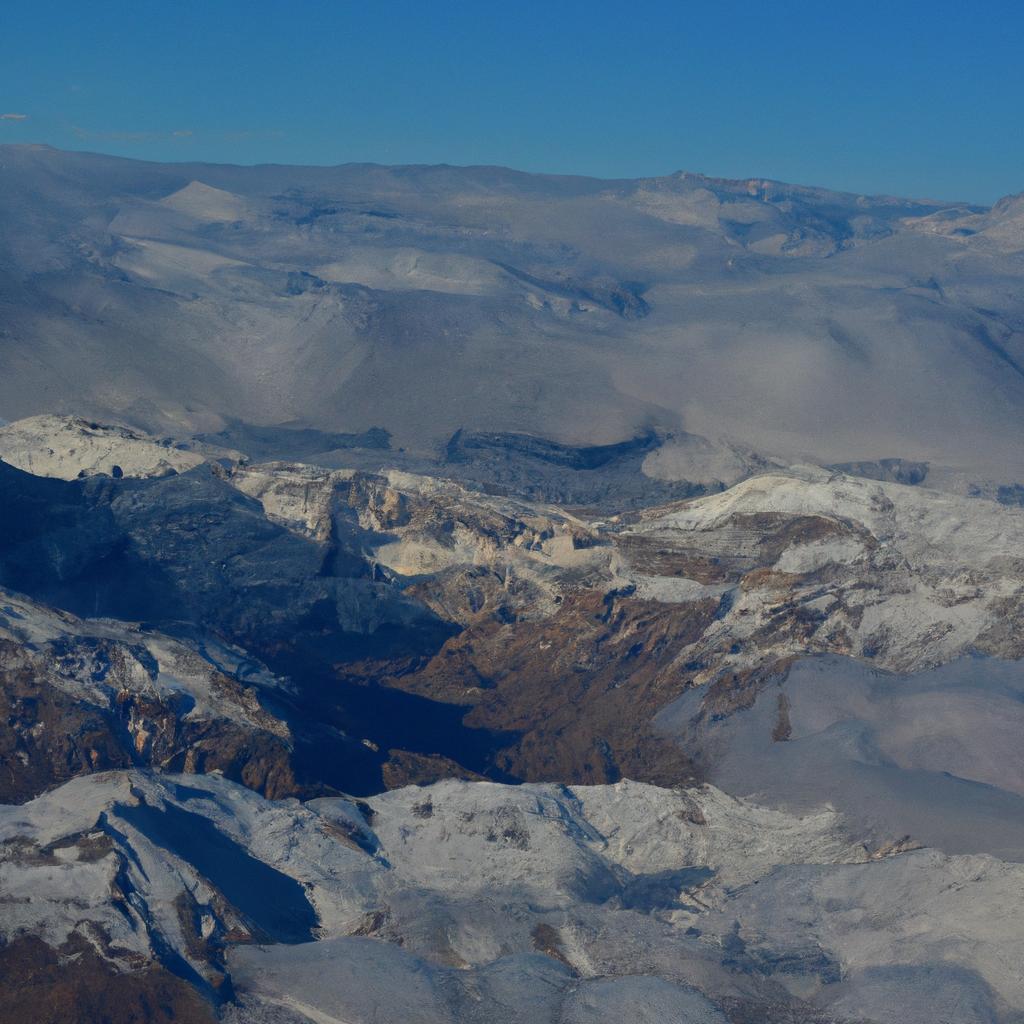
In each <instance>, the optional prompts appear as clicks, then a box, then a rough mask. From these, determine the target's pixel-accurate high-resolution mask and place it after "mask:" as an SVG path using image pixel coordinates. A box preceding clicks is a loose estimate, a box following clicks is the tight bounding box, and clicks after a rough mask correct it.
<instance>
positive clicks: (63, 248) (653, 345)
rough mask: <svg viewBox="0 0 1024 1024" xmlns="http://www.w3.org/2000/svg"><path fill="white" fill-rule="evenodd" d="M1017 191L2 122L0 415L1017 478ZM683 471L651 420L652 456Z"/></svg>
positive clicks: (1022, 438) (1023, 296) (1020, 388)
mask: <svg viewBox="0 0 1024 1024" xmlns="http://www.w3.org/2000/svg"><path fill="white" fill-rule="evenodd" d="M1022 202H1024V200H1022V199H1021V198H1020V197H1018V198H1016V199H1007V200H1003V201H1002V202H1000V203H999V204H997V205H996V206H995V207H993V208H992V209H991V210H985V209H983V208H979V207H968V206H964V205H957V204H943V203H939V202H932V201H928V202H920V201H911V200H902V199H893V198H887V197H865V196H857V195H852V194H845V193H835V192H829V191H826V190H823V189H815V188H803V187H797V186H790V185H783V184H779V183H776V182H770V181H761V180H749V181H723V180H717V179H709V178H704V177H701V176H698V175H689V174H677V175H672V176H669V177H665V178H652V179H640V180H629V181H625V180H623V181H600V180H596V179H589V178H573V177H555V176H547V175H530V174H523V173H519V172H516V171H511V170H505V169H502V168H491V167H470V168H456V167H447V166H440V167H396V168H388V167H379V166H372V165H348V166H341V167H334V168H312V167H280V166H261V167H234V166H215V165H198V164H153V163H143V162H136V161H131V160H122V159H115V158H112V157H105V156H97V155H91V154H82V153H63V152H59V151H56V150H52V149H49V148H46V147H39V146H7V147H2V148H0V363H2V368H3V373H2V374H0V417H3V418H5V419H8V420H14V419H17V418H19V417H22V416H25V415H30V414H35V413H40V412H74V413H78V414H82V413H84V414H87V415H94V416H97V417H99V418H104V419H106V420H111V419H115V420H121V421H125V422H128V423H129V424H131V425H135V426H141V427H145V428H149V429H156V430H159V431H171V430H174V431H175V432H177V433H179V434H180V433H182V432H191V431H201V430H206V431H213V432H216V431H218V430H220V429H222V428H223V427H224V426H225V425H227V423H228V421H240V422H242V423H248V424H257V425H274V424H283V423H289V424H293V425H298V426H302V427H312V428H317V429H320V430H325V431H330V432H348V433H354V434H360V433H362V432H365V431H367V430H369V429H371V428H383V430H386V431H388V432H390V434H391V437H392V444H393V446H394V447H395V448H398V447H403V448H406V449H407V450H408V451H409V452H417V453H420V454H433V453H436V452H437V451H439V450H441V449H442V448H443V447H444V445H445V444H446V443H447V441H448V440H449V439H450V438H451V436H452V435H453V434H454V433H455V432H456V431H457V430H460V429H462V430H464V431H468V432H481V431H482V432H498V433H502V432H506V433H507V432H526V433H530V434H534V435H538V436H541V437H544V438H548V439H551V440H554V441H557V442H564V443H570V444H607V443H614V442H620V441H624V440H627V439H630V438H632V437H636V436H642V435H643V434H645V433H646V432H648V431H650V430H654V431H656V432H657V433H658V435H659V437H662V438H664V436H665V435H666V434H672V433H676V434H679V433H680V432H682V431H685V432H687V433H688V434H690V435H698V436H700V437H705V438H710V439H711V441H712V443H714V444H716V445H717V444H719V443H720V442H722V441H724V442H727V443H728V444H731V445H733V446H735V445H739V446H741V447H746V448H747V449H754V450H756V451H757V452H760V453H762V454H765V455H769V456H781V457H783V458H784V459H786V460H788V461H790V462H792V461H794V460H799V459H804V460H811V461H817V462H823V463H839V462H843V463H848V462H858V461H865V460H869V461H870V460H878V459H881V458H887V457H898V458H903V459H909V460H917V461H923V462H929V463H931V464H933V465H934V466H939V467H942V466H944V467H952V468H953V469H954V470H955V471H963V472H967V473H969V474H970V475H973V476H974V477H977V478H978V479H982V478H984V479H989V480H991V481H994V482H995V483H997V484H1012V483H1014V482H1017V481H1019V480H1020V478H1021V477H1022V476H1024V287H1022V284H1024V234H1022V229H1021V223H1022V218H1021V213H1020V210H1021V204H1022ZM647 470H648V472H649V473H654V474H656V475H658V476H661V477H668V478H672V477H684V478H689V477H688V476H687V475H688V474H690V477H692V466H691V462H690V460H689V456H688V455H687V454H686V453H685V452H684V453H683V454H682V455H680V453H679V452H678V450H677V448H676V446H675V445H674V444H673V442H671V441H669V443H668V444H667V445H666V446H665V447H664V448H662V449H661V451H660V452H659V453H658V457H657V458H653V457H652V458H651V459H650V460H649V462H648V464H647Z"/></svg>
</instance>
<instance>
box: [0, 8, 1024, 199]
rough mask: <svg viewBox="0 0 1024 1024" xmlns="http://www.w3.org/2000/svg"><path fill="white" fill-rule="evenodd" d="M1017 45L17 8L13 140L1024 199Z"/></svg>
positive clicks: (468, 20)
mask: <svg viewBox="0 0 1024 1024" xmlns="http://www.w3.org/2000/svg"><path fill="white" fill-rule="evenodd" d="M1022 54H1024V4H1021V3H1019V2H1018V3H1014V4H1011V3H1003V2H986V0H980V2H976V3H973V4H967V3H964V2H962V0H961V2H958V3H950V2H945V0H936V2H932V3H908V2H899V0H892V2H889V3H875V2H870V0H869V2H857V3H854V2H846V3H838V2H829V0H821V2H818V3H803V2H791V3H787V2H785V0H782V2H778V3H767V2H758V3H752V2H745V0H737V2H731V3H730V2H727V0H719V2H715V0H705V2H704V3H701V4H694V3H688V2H677V3H669V2H661V0H657V2H643V0H636V2H634V3H621V2H620V3H608V2H605V0H590V2H588V3H577V2H574V0H565V2H561V3H559V2H557V0H548V2H547V3H536V2H532V0H525V2H518V3H508V2H506V3H496V2H491V0H479V2H476V3H469V2H455V0H422V2H419V3H412V2H405V0H379V2H374V0H362V2H360V3H353V2H348V0H305V2H303V0H293V2H292V3H284V2H269V0H248V2H246V3H240V2H234V0H205V2H198V0H178V2H175V3H171V2H166V0H165V2H156V0H134V2H130V3H129V2H122V0H99V2H97V3H95V4H86V3H82V2H81V0H76V2H58V0H38V2H33V3H25V2H22V0H6V2H4V3H3V4H2V5H0V142H28V141H31V142H47V143H50V144H51V145H54V146H59V147H62V148H66V149H90V150H97V151H100V152H107V153H118V154H123V155H128V156H136V157H140V158H146V159H157V160H214V161H230V162H236V163H258V162H279V163H318V164H333V163H342V162H346V161H350V160H368V161H377V162H381V163H456V164H468V163H488V164H505V165H509V166H513V167H519V168H523V169H526V170H546V171H553V172H559V173H580V174H593V175H598V176H602V177H617V176H642V175H654V174H664V173H668V172H671V171H674V170H679V169H685V170H691V171H701V172H704V173H706V174H713V175H721V176H725V177H751V176H759V177H771V178H779V179H782V180H787V181H796V182H803V183H809V184H821V185H827V186H831V187H835V188H843V189H849V190H852V191H858V192H890V193H896V194H907V195H916V196H935V197H939V198H950V199H969V200H974V201H980V202H988V201H992V200H994V199H996V198H997V197H999V196H1000V195H1004V194H1006V193H1010V192H1019V191H1022V190H1024V124H1022V121H1024V58H1022ZM11 115H19V116H11Z"/></svg>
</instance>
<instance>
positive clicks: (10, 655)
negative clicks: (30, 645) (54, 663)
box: [0, 641, 132, 803]
mask: <svg viewBox="0 0 1024 1024" xmlns="http://www.w3.org/2000/svg"><path fill="white" fill-rule="evenodd" d="M0 721H2V722H3V723H4V726H5V727H4V728H2V729H0V803H23V802H24V801H25V800H30V799H31V798H32V797H33V796H36V795H37V794H39V793H41V792H43V791H44V790H46V789H49V788H50V787H51V786H55V785H57V784H59V783H61V782H66V781H67V780H68V779H70V778H72V777H74V776H76V775H83V774H85V773H87V772H92V771H105V770H107V769H109V768H127V767H129V766H130V765H131V764H132V758H131V754H130V753H129V751H128V750H126V749H125V743H124V739H123V737H121V736H119V735H118V734H117V732H116V730H115V729H114V727H113V725H112V723H111V721H110V719H109V718H108V717H107V716H104V715H103V714H102V713H101V712H100V711H99V710H98V709H96V708H94V707H90V706H88V705H83V704H82V703H81V702H79V701H76V700H74V699H73V698H72V697H70V696H68V695H67V694H64V693H61V692H60V691H59V690H55V689H54V688H53V687H51V686H49V685H48V684H47V683H46V681H45V679H44V678H42V677H41V676H40V674H39V673H38V671H37V670H36V669H35V667H34V666H33V663H32V660H31V658H30V656H29V654H28V652H26V651H25V650H24V649H23V648H20V647H18V646H17V645H16V644H13V643H10V642H9V641H0Z"/></svg>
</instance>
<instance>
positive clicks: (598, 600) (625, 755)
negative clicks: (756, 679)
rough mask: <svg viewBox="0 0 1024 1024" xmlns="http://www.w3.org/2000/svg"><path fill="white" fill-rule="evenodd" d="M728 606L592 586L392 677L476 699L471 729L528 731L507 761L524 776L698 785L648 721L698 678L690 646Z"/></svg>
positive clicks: (454, 698)
mask: <svg viewBox="0 0 1024 1024" xmlns="http://www.w3.org/2000/svg"><path fill="white" fill-rule="evenodd" d="M717 607H718V603H717V602H716V601H714V600H704V601H694V602H691V603H688V604H679V605H665V604H658V603H657V602H654V601H644V600H638V599H636V598H633V597H629V596H625V595H619V594H616V593H615V592H612V593H609V594H601V593H599V592H596V591H585V592H582V593H579V594H574V595H571V596H570V597H568V598H566V600H565V601H564V603H563V604H562V605H561V607H560V609H559V611H558V612H557V613H556V614H555V615H554V616H552V617H551V618H550V619H547V620H544V621H542V622H513V623H508V624H502V623H499V622H495V621H493V620H491V621H487V622H482V623H479V624H478V625H475V626H473V627H471V628H469V629H467V630H465V631H464V632H463V633H462V634H460V635H459V636H458V637H454V638H453V639H451V640H449V641H448V643H447V644H445V646H444V647H443V648H442V650H441V651H440V652H439V653H438V655H437V656H436V657H435V658H434V659H432V660H431V661H430V662H429V664H427V665H426V666H425V667H424V668H423V669H422V670H420V671H418V672H413V673H410V674H408V675H405V676H402V677H396V678H392V679H391V680H389V682H390V684H391V685H394V686H399V687H402V688H405V689H409V690H412V691H414V692H416V693H420V694H422V695H424V696H428V697H431V698H433V699H435V700H445V701H451V702H453V703H471V704H472V705H473V708H472V710H471V711H470V713H469V714H468V715H467V717H466V724H467V725H471V726H475V727H479V728H487V729H493V730H503V731H511V732H518V733H521V738H520V739H519V740H518V741H517V742H516V743H515V744H513V745H512V746H510V747H508V748H506V749H505V750H503V751H502V752H500V753H499V755H498V758H497V760H498V762H499V766H500V767H501V768H502V769H504V770H505V771H507V772H509V773H511V774H513V775H515V776H517V777H519V778H523V779H526V780H528V781H565V780H571V781H573V782H575V783H580V784H594V783H602V782H615V781H617V780H618V779H620V778H622V777H624V776H627V777H629V778H632V779H637V780H641V781H646V782H655V783H659V784H662V785H677V784H681V783H684V782H688V781H692V780H693V778H694V770H693V766H692V764H691V763H690V761H689V759H688V758H687V757H686V756H685V754H684V753H683V752H682V751H681V750H679V748H678V747H677V746H676V745H675V744H673V743H670V742H668V741H666V740H663V739H661V738H660V737H658V736H656V735H655V734H653V732H652V731H651V729H650V725H649V723H650V720H651V718H652V717H653V716H654V715H655V713H656V712H657V711H658V710H659V709H660V708H662V707H663V706H664V705H665V704H667V703H668V702H669V701H671V700H673V699H674V698H675V697H677V696H678V695H679V694H680V693H682V692H683V691H684V690H685V689H686V688H687V686H688V685H689V680H690V677H689V675H688V674H687V671H686V668H685V666H680V665H679V664H678V655H679V652H680V650H682V649H685V648H686V647H687V646H688V645H690V644H693V643H695V642H696V641H697V640H698V639H699V638H700V636H701V635H702V633H703V632H704V630H705V629H706V628H707V627H708V625H709V624H710V623H711V622H712V621H713V619H714V615H715V611H716V609H717ZM468 680H472V681H473V682H472V683H471V684H470V685H469V687H467V681H468Z"/></svg>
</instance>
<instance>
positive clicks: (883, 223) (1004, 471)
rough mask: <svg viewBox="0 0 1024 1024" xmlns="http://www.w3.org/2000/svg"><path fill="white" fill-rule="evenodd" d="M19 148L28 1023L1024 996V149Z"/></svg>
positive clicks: (479, 1021)
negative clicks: (899, 152) (802, 153)
mask: <svg viewBox="0 0 1024 1024" xmlns="http://www.w3.org/2000/svg"><path fill="white" fill-rule="evenodd" d="M0 186H2V187H0V367H2V371H3V372H2V373H0V416H2V417H4V422H2V423H0V1022H2V1024H7V1022H8V1021H10V1022H12V1024H13V1022H22V1021H26V1020H32V1021H39V1022H41V1024H49V1022H53V1024H57V1022H62V1024H63V1022H67V1021H74V1022H79V1024H92V1022H94V1021H109V1022H110V1024H142V1022H149V1021H153V1022H161V1024H162V1022H171V1021H177V1022H183V1024H213V1022H214V1021H222V1022H225V1024H392V1022H393V1024H398V1022H402V1024H409V1022H412V1024H462V1022H468V1024H492V1022H494V1024H497V1022H501V1024H505V1022H522V1024H601V1022H607V1024H612V1022H615V1024H619V1022H622V1021H629V1022H637V1024H664V1022H672V1024H754V1022H758V1024H761V1022H770V1024H776V1022H777V1024H937V1022H950V1024H952V1022H955V1024H1021V1022H1022V1021H1024V981H1022V976H1021V971H1020V962H1021V955H1022V952H1024V932H1022V929H1021V925H1020V919H1021V915H1022V913H1024V756H1022V754H1021V745H1020V742H1019V737H1020V735H1021V730H1022V728H1024V668H1022V665H1024V660H1022V659H1024V482H1022V481H1024V443H1022V442H1024V437H1022V436H1021V435H1022V424H1024V418H1022V415H1021V414H1022V412H1024V373H1022V366H1024V326H1022V325H1024V319H1022V312H1024V307H1022V300H1021V297H1020V296H1021V295H1022V294H1024V292H1022V290H1021V289H1020V287H1019V286H1018V282H1019V280H1020V278H1021V276H1022V275H1024V228H1022V225H1024V205H1022V201H1021V200H1020V199H1019V198H1016V199H1014V198H1012V197H1011V198H1009V199H1006V200H1003V201H1001V202H1000V203H998V204H996V205H995V206H994V207H992V208H991V209H986V208H981V207H976V206H971V205H968V204H957V203H943V202H937V201H934V202H933V201H911V200H901V199H892V198H886V197H864V196H856V195H848V194H839V193H834V192H828V191H826V190H823V189H815V188H806V187H798V186H790V185H783V184H780V183H776V182H770V181H762V180H747V181H739V182H736V181H722V180H716V179H709V178H704V177H701V176H698V175H691V174H679V175H672V176H669V177H666V178H656V179H643V180H630V181H598V180H594V179H584V178H565V177H555V176H543V175H528V174H522V173H518V172H514V171H509V170H505V169H500V168H454V167H400V168H386V167H377V166H369V165H360V166H344V167H338V168H294V167H276V166H275V167H269V166H268V167H244V168H243V167H226V166H214V165H176V164H167V165H158V164H146V163H141V162H137V161H129V160H120V159H115V158H110V157H103V156H98V155H92V154H76V153H61V152H58V151H55V150H51V149H48V148H46V147H38V146H25V147H17V146H14V147H0Z"/></svg>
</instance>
